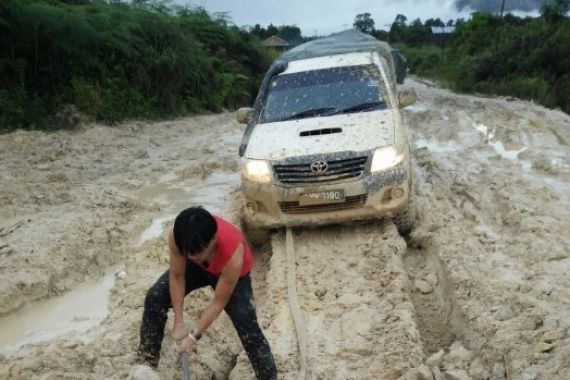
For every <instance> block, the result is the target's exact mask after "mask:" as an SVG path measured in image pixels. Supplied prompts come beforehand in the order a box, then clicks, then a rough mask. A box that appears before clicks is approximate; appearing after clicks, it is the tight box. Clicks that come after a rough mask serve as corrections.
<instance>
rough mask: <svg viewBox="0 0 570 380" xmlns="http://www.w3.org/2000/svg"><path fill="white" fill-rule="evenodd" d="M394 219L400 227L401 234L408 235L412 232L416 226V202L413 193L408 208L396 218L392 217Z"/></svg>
mask: <svg viewBox="0 0 570 380" xmlns="http://www.w3.org/2000/svg"><path fill="white" fill-rule="evenodd" d="M392 220H393V221H394V224H395V225H396V227H397V228H398V232H399V233H400V235H402V236H406V235H408V234H409V233H410V232H412V228H413V227H414V223H415V221H416V209H415V207H414V202H413V201H412V195H411V194H410V199H409V201H408V205H407V206H406V208H405V209H404V210H403V211H402V212H400V213H399V214H398V215H396V216H395V217H394V218H392Z"/></svg>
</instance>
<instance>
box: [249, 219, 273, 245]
mask: <svg viewBox="0 0 570 380" xmlns="http://www.w3.org/2000/svg"><path fill="white" fill-rule="evenodd" d="M242 228H243V232H244V233H245V237H246V238H247V241H248V242H249V244H251V245H252V246H253V247H260V246H262V245H264V244H265V243H267V242H269V239H270V237H271V232H270V231H269V230H265V229H263V228H253V227H250V226H248V225H247V223H245V222H244V223H242Z"/></svg>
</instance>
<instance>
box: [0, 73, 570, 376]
mask: <svg viewBox="0 0 570 380" xmlns="http://www.w3.org/2000/svg"><path fill="white" fill-rule="evenodd" d="M408 86H410V87H413V88H415V89H416V91H417V92H418V95H419V101H418V103H417V104H416V105H414V106H412V107H410V108H408V109H407V110H405V111H404V113H405V118H406V120H407V122H408V123H409V125H410V132H411V136H410V138H411V141H412V145H413V147H414V153H413V156H414V168H415V169H414V170H415V174H416V178H415V191H414V196H415V198H416V203H417V205H418V208H419V218H420V219H419V221H418V225H417V227H416V228H415V230H414V232H413V233H412V235H411V237H410V238H409V239H408V241H405V240H404V239H402V238H401V237H400V236H398V235H397V233H396V232H395V228H394V226H393V225H392V224H391V223H390V222H385V223H381V222H378V223H371V224H367V225H359V226H350V227H326V228H319V229H315V230H302V231H297V233H296V235H295V246H296V251H297V286H298V291H299V297H300V301H301V308H302V310H303V313H304V317H305V320H306V323H307V331H308V341H309V345H308V355H309V376H308V377H309V378H310V379H387V380H396V379H401V380H405V379H431V378H435V379H437V380H439V379H474V380H478V379H493V380H502V379H525V380H532V379H544V380H546V379H548V380H552V379H567V378H568V376H570V362H569V359H568V358H569V357H570V355H569V352H568V351H569V348H568V347H570V345H569V343H570V338H569V336H568V335H569V332H570V331H569V329H570V317H568V316H569V315H570V293H569V292H568V289H570V277H569V276H568V274H567V273H568V267H569V266H570V256H569V255H570V249H569V248H570V238H569V237H568V233H567V231H568V230H570V225H569V223H570V218H569V216H570V199H569V194H570V147H569V145H568V143H569V142H570V128H569V127H568V126H569V125H570V123H569V122H570V118H569V117H568V116H567V115H565V114H563V113H561V112H557V111H551V110H546V109H544V108H541V107H538V106H535V105H533V104H531V103H528V102H521V101H507V100H505V99H486V98H477V97H472V96H460V95H455V94H452V93H450V92H448V91H444V90H440V89H437V88H435V87H433V86H431V85H430V84H429V83H428V84H426V83H421V82H416V81H410V82H409V84H408ZM213 126H215V128H213ZM241 132H242V129H240V128H239V126H238V125H237V124H236V123H235V122H234V121H233V116H232V115H230V114H224V115H212V116H205V117H199V118H191V119H183V120H179V121H175V122H169V123H160V124H141V123H133V124H127V125H123V126H121V127H118V128H107V127H102V126H94V127H89V128H86V129H85V130H83V131H79V132H74V133H70V132H58V133H53V134H44V133H40V132H32V133H30V132H18V133H13V134H9V135H5V136H2V139H0V157H1V158H2V160H1V161H0V165H1V166H2V172H3V173H6V175H3V178H2V186H1V188H0V205H1V209H0V213H1V217H2V229H1V230H0V239H1V240H0V246H2V247H3V248H1V249H0V267H1V269H2V271H1V272H0V276H1V278H0V284H1V285H0V286H1V287H2V289H1V290H2V292H1V293H0V294H2V296H1V297H2V300H1V302H0V305H1V307H2V308H3V309H2V310H1V311H0V312H1V313H3V314H10V315H12V316H16V315H18V313H20V312H21V311H16V310H17V308H18V307H20V306H21V305H22V304H23V303H29V302H31V301H34V300H38V299H40V298H46V297H52V296H54V295H56V294H59V293H62V292H65V291H66V290H68V289H73V288H75V287H77V286H78V285H79V284H81V283H82V282H85V281H89V279H94V278H97V277H100V276H101V275H102V274H103V273H105V272H106V271H107V270H109V269H114V270H118V272H117V275H116V276H115V284H114V287H113V288H112V290H111V296H110V303H109V311H108V315H107V317H106V318H105V319H104V320H103V321H102V322H101V323H100V324H99V325H98V326H97V327H95V328H94V329H92V330H91V331H90V332H89V333H88V334H83V335H81V336H74V335H71V334H68V335H65V336H62V337H58V338H53V339H50V340H48V341H43V342H36V343H33V344H26V345H24V346H23V347H21V348H20V349H18V350H16V351H15V352H11V353H9V354H6V355H5V356H3V357H0V377H1V378H10V379H33V378H38V379H103V378H105V379H107V378H109V379H113V378H115V379H123V378H127V377H129V373H130V372H131V371H132V370H133V358H134V351H135V349H136V345H137V342H138V327H139V323H140V316H141V312H142V304H143V301H144V294H145V291H146V289H147V288H148V287H149V286H150V285H151V284H152V282H153V281H154V280H155V279H156V277H157V276H158V275H159V274H160V273H161V272H162V271H163V270H164V269H165V268H166V266H167V252H166V244H165V241H164V234H163V233H162V227H163V223H167V224H168V222H169V221H170V220H171V218H172V217H173V216H174V215H175V214H176V212H177V211H179V210H180V209H182V208H183V207H185V206H188V205H189V204H196V203H201V204H205V205H206V206H207V207H209V208H211V209H213V210H214V211H215V212H217V213H219V214H221V215H224V216H226V217H228V218H230V219H233V220H237V215H236V212H235V210H236V208H237V206H236V200H237V194H238V193H237V186H238V182H239V178H238V176H237V175H236V174H235V171H236V169H237V158H236V152H237V146H238V144H239V140H240V136H241ZM149 227H150V228H149ZM284 250H285V246H284V234H282V233H277V234H275V235H273V238H272V241H271V244H270V245H267V246H266V247H263V248H262V249H260V250H258V252H256V266H255V272H254V287H255V295H256V301H257V306H258V313H259V316H260V320H261V323H262V327H263V328H264V330H265V332H266V335H267V337H268V339H269V341H270V343H271V345H272V349H273V351H274V354H275V357H276V361H277V364H278V368H279V372H280V378H283V379H293V378H296V371H297V349H296V339H295V335H294V328H293V322H292V319H291V316H290V312H289V309H288V304H287V290H286V275H285V267H286V266H285V252H284ZM117 268H118V269H117ZM211 296H212V293H211V291H210V290H203V291H200V292H199V293H198V294H197V295H195V296H190V297H188V298H187V300H188V301H187V306H186V308H187V312H188V314H187V315H188V320H189V321H190V320H191V319H195V318H196V317H197V316H198V315H199V312H200V310H202V308H203V307H204V305H205V304H206V302H208V300H209V299H210V298H211ZM24 311H25V310H24ZM0 321H1V320H0ZM0 328H1V323H0ZM167 328H169V326H167ZM202 342H203V343H202ZM191 367H192V371H193V374H194V375H195V376H196V378H197V379H205V378H215V379H226V378H229V379H252V378H253V374H252V371H251V368H250V366H249V364H248V361H247V359H246V357H245V355H244V354H243V352H242V350H241V347H240V345H239V342H238V339H237V336H236V334H235V332H234V331H233V328H232V327H231V324H230V323H229V320H228V319H227V318H226V317H222V318H221V319H220V320H219V321H217V322H216V323H215V324H214V325H213V326H212V328H211V329H210V330H209V331H208V332H207V333H206V334H205V337H204V339H203V340H202V341H201V342H200V346H199V348H198V352H197V354H196V355H193V357H192V358H191ZM158 375H159V376H160V378H162V379H172V378H181V371H180V362H179V361H178V360H177V358H176V355H175V354H174V352H173V350H172V342H171V340H170V338H169V337H168V336H167V338H166V339H165V344H164V349H163V360H162V361H161V364H160V368H159V371H158Z"/></svg>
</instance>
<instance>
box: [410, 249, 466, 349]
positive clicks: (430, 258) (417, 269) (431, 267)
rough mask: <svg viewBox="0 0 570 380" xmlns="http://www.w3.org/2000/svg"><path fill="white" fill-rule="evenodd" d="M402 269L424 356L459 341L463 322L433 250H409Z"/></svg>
mask: <svg viewBox="0 0 570 380" xmlns="http://www.w3.org/2000/svg"><path fill="white" fill-rule="evenodd" d="M403 260H404V266H405V268H406V272H407V273H408V278H409V280H410V285H411V291H410V298H411V300H412V303H413V304H414V311H415V313H414V314H415V321H416V324H417V327H418V330H419V332H420V336H421V339H422V343H423V347H424V352H425V354H426V355H427V356H430V355H431V354H434V353H436V352H438V351H440V350H445V349H447V348H448V347H450V346H451V344H452V343H453V342H455V341H457V340H459V341H461V340H462V337H461V335H462V330H463V326H464V322H463V321H462V318H461V317H460V316H459V315H458V311H457V306H456V303H455V298H454V295H453V285H452V283H451V282H450V280H449V278H448V276H447V271H446V270H445V267H444V265H443V263H442V262H441V260H440V258H439V256H438V255H437V253H436V252H435V250H434V249H433V248H429V249H426V248H424V247H417V246H416V247H409V248H408V249H407V251H406V253H405V254H404V258H403Z"/></svg>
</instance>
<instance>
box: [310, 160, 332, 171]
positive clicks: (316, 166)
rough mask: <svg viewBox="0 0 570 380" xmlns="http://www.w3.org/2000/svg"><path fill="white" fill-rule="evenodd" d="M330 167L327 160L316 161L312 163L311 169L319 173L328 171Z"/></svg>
mask: <svg viewBox="0 0 570 380" xmlns="http://www.w3.org/2000/svg"><path fill="white" fill-rule="evenodd" d="M328 168H329V164H327V162H326V161H315V162H313V163H312V164H311V171H312V172H313V173H317V174H321V173H324V172H326V171H327V169H328Z"/></svg>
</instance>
